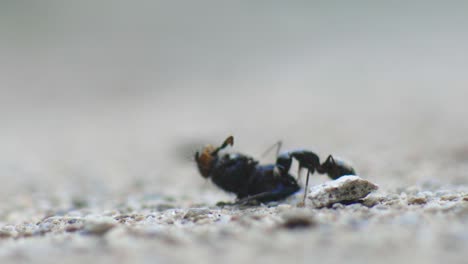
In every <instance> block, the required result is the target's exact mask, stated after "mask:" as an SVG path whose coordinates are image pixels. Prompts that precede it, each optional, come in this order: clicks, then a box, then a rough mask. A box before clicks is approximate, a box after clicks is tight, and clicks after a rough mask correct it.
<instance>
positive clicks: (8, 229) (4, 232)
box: [0, 226, 16, 238]
mask: <svg viewBox="0 0 468 264" xmlns="http://www.w3.org/2000/svg"><path fill="white" fill-rule="evenodd" d="M15 235H16V230H15V227H14V226H4V227H2V228H1V229H0V238H8V237H14V236H15Z"/></svg>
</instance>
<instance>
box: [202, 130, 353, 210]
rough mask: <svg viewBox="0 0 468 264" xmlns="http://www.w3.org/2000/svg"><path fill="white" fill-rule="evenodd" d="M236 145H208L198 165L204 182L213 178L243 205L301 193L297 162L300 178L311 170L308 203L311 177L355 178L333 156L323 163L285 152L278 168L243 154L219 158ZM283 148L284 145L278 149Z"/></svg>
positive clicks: (227, 142)
mask: <svg viewBox="0 0 468 264" xmlns="http://www.w3.org/2000/svg"><path fill="white" fill-rule="evenodd" d="M233 144H234V138H233V137H232V136H230V137H228V138H227V139H226V140H225V141H224V142H223V144H221V146H219V147H217V148H215V147H213V146H211V145H208V146H206V147H205V148H203V150H202V151H201V153H199V152H197V153H195V161H196V162H197V165H198V170H199V171H200V174H201V175H202V176H203V177H204V178H211V181H212V182H213V183H214V184H216V185H217V186H218V187H220V188H221V189H223V190H225V191H228V192H232V193H235V194H236V195H237V198H238V202H239V203H244V202H249V201H252V200H256V201H259V202H270V201H278V200H282V199H284V198H286V197H288V196H290V195H292V194H294V193H296V192H297V191H299V189H300V186H299V184H298V181H297V180H296V179H295V178H294V177H293V176H292V175H291V174H289V170H290V168H291V164H292V160H293V158H294V159H296V160H297V161H298V163H299V174H298V177H299V175H300V172H301V170H302V169H306V170H307V179H306V186H305V193H304V199H305V196H306V191H307V186H308V182H309V175H310V174H311V173H314V172H315V171H316V172H318V173H320V174H328V176H329V177H330V178H332V179H337V178H339V177H341V176H343V175H355V171H354V169H353V168H352V167H351V166H350V165H349V164H347V163H345V162H343V161H341V160H339V159H336V158H333V156H331V155H329V156H328V158H327V159H326V160H325V161H324V162H323V163H320V160H319V157H318V156H317V154H315V153H313V152H312V151H308V150H294V151H287V152H283V153H281V154H279V155H277V159H276V163H275V164H268V165H260V164H259V163H258V161H256V160H255V159H253V158H251V157H249V156H246V155H243V154H239V153H235V154H229V153H225V154H222V155H219V152H220V151H221V150H222V149H224V148H226V147H227V146H229V145H231V146H232V145H233ZM279 146H280V144H279V145H278V149H279Z"/></svg>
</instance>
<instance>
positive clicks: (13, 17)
mask: <svg viewBox="0 0 468 264" xmlns="http://www.w3.org/2000/svg"><path fill="white" fill-rule="evenodd" d="M467 12H468V4H467V2H466V1H449V2H447V1H445V2H441V1H387V2H385V3H377V2H376V1H352V3H351V2H350V1H287V2H285V1H177V0H176V1H105V0H100V1H87V0H84V1H58V0H57V1H52V0H47V1H26V0H24V1H23V0H15V1H13V0H11V1H10V0H5V1H1V3H0V38H1V41H0V58H1V59H0V118H1V119H0V120H1V123H0V125H1V129H0V179H1V180H2V184H1V187H0V195H1V196H2V197H4V198H5V197H9V196H10V195H12V194H22V193H25V194H27V193H30V192H38V193H69V194H79V193H81V194H90V195H92V194H102V195H112V194H125V193H129V192H130V193H131V192H132V191H135V192H138V191H145V192H151V193H165V194H173V195H181V194H182V193H183V194H184V195H189V196H190V195H191V193H192V192H193V197H194V199H196V200H203V197H205V196H206V193H215V194H216V195H218V194H219V195H221V196H222V195H224V193H222V192H221V191H219V190H217V189H216V188H214V187H213V186H211V185H210V184H206V182H205V181H204V180H203V179H202V178H201V177H200V176H199V175H198V172H197V171H196V170H195V166H194V163H193V160H192V156H193V153H194V152H195V150H196V149H197V148H200V147H201V146H203V145H205V144H207V143H213V144H218V143H220V142H222V140H224V138H225V137H226V136H227V135H230V134H232V135H234V136H235V137H236V145H235V150H236V151H241V152H244V153H248V154H251V155H252V156H254V157H259V155H260V154H261V153H262V152H263V151H264V150H265V149H267V148H268V147H269V146H271V145H272V144H273V143H275V142H277V141H278V140H283V142H284V147H285V149H291V148H298V147H301V148H310V149H313V150H316V151H317V152H318V153H319V154H320V156H321V157H323V158H325V157H326V155H328V154H329V153H334V154H337V155H338V156H342V157H344V158H346V159H348V160H351V161H352V162H353V163H354V165H355V167H356V169H357V171H358V173H359V174H361V175H363V177H366V178H368V179H370V180H372V181H374V182H376V183H377V184H379V185H380V186H382V188H384V189H385V188H393V187H398V186H407V185H413V184H420V183H425V182H439V183H440V184H468V178H467V177H466V176H467V175H466V172H465V171H466V169H468V166H467V165H466V164H467V162H466V161H467V160H468V138H467V136H466V135H467V133H468V124H467V122H466V117H467V114H468V108H467V107H466V98H467V93H468V89H467V85H468V74H467V73H468V50H467V47H468V31H467V28H468V16H467ZM272 160H273V157H267V158H265V159H264V160H263V161H265V162H268V161H272ZM324 180H326V178H325V176H320V177H319V176H317V177H315V178H314V181H316V182H322V181H324ZM204 195H205V196H204ZM210 201H211V202H212V201H213V200H210Z"/></svg>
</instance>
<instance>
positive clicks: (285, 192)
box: [236, 186, 298, 204]
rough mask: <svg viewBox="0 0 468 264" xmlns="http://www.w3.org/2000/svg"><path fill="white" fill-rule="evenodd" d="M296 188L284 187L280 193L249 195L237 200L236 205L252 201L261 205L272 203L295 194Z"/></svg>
mask: <svg viewBox="0 0 468 264" xmlns="http://www.w3.org/2000/svg"><path fill="white" fill-rule="evenodd" d="M297 190H298V188H296V187H293V186H291V187H284V188H281V190H280V191H271V192H262V193H259V194H255V195H250V196H247V197H245V198H242V199H239V200H238V201H237V202H236V204H248V203H250V202H253V201H258V202H261V203H265V202H272V201H278V200H282V199H284V198H286V197H288V196H290V195H291V194H293V193H295V192H297Z"/></svg>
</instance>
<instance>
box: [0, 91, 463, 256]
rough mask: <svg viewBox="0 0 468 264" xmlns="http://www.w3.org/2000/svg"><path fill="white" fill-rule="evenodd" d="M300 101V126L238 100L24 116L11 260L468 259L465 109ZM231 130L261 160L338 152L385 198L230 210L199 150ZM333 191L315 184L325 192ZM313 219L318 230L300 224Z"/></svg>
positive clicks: (4, 216)
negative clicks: (269, 153)
mask: <svg viewBox="0 0 468 264" xmlns="http://www.w3.org/2000/svg"><path fill="white" fill-rule="evenodd" d="M282 95H283V94H280V95H279V96H282ZM301 95H302V97H307V96H309V97H308V98H309V99H310V101H312V102H315V103H316V105H317V108H316V109H314V111H306V110H305V108H302V107H297V108H296V109H294V108H291V107H292V106H294V105H296V102H297V101H300V100H301V98H300V96H291V97H293V98H292V99H291V100H289V101H288V102H287V103H286V106H285V107H284V108H279V109H276V110H271V111H272V113H273V114H274V115H277V116H278V119H279V120H281V121H284V122H285V123H286V124H287V125H285V124H283V123H278V122H276V120H272V119H271V118H267V116H268V115H270V113H269V111H267V110H264V109H263V106H265V105H261V106H259V105H258V104H256V101H253V102H251V101H247V102H244V104H243V105H244V107H245V108H244V109H248V111H247V110H245V111H246V112H249V111H251V112H252V113H255V115H256V116H255V117H247V118H246V117H245V116H244V115H239V109H238V108H234V107H232V108H230V106H231V104H234V103H230V102H227V103H226V108H222V107H221V106H220V104H222V103H215V105H216V107H217V109H224V110H223V111H221V110H220V111H217V112H211V111H207V110H206V109H204V108H200V107H198V108H197V107H194V106H196V104H194V103H193V98H192V97H185V98H184V97H182V98H178V101H177V102H178V103H177V104H173V103H166V104H164V103H161V104H159V105H157V106H154V105H150V106H148V105H143V106H142V105H140V106H135V105H133V104H130V106H126V107H123V108H122V107H121V109H119V110H116V111H106V110H105V109H103V108H97V109H89V110H87V111H88V112H86V111H84V112H83V111H80V112H77V111H75V110H73V109H71V110H70V109H68V110H67V111H62V112H60V113H59V112H56V111H55V110H53V109H52V110H50V111H49V112H48V111H47V110H42V111H39V112H38V113H32V111H31V112H26V113H28V114H23V118H24V119H26V120H27V122H24V119H23V121H18V120H20V118H16V119H14V120H13V119H11V120H9V121H8V122H9V126H8V127H9V128H10V131H9V133H4V137H3V146H4V147H3V151H2V156H3V159H2V163H1V164H2V166H3V168H2V169H3V170H4V171H5V173H4V175H5V176H4V178H3V184H2V187H1V195H2V199H1V201H2V202H0V208H1V210H0V245H1V247H0V259H1V263H31V262H35V263H50V262H51V261H60V262H62V263H83V262H84V261H86V262H90V263H136V262H142V263H146V262H148V263H154V262H167V263H187V262H194V263H220V262H223V263H239V262H244V261H256V262H257V261H259V262H261V263H263V262H265V263H266V262H269V263H284V262H288V261H294V262H300V263H306V262H314V261H320V262H321V263H341V262H345V261H346V262H348V263H349V262H350V263H367V262H376V261H379V262H382V263H396V262H400V263H408V262H411V263H440V262H447V263H465V262H466V259H467V257H468V255H467V253H466V248H467V247H468V230H467V229H466V225H467V221H468V180H467V179H468V178H467V175H466V169H467V166H468V165H467V164H468V163H467V162H466V161H467V158H468V156H467V153H468V148H467V147H466V146H468V145H467V141H466V139H465V138H466V137H465V135H466V132H468V131H467V127H466V125H465V124H464V123H463V122H459V121H460V120H462V119H461V116H462V115H464V114H466V113H465V112H457V111H455V110H453V109H454V108H456V104H453V105H455V106H454V107H452V106H451V105H449V104H447V105H446V108H442V107H440V108H437V111H435V110H434V109H432V108H431V107H433V105H432V104H429V103H427V102H424V101H423V102H420V103H419V106H418V108H417V109H413V110H410V108H411V107H410V106H408V107H405V106H402V107H399V108H397V107H388V108H387V107H385V105H383V104H384V103H385V102H384V101H382V102H376V103H366V104H363V105H359V104H355V103H354V102H353V103H343V105H342V106H341V107H339V108H336V107H335V108H334V109H333V110H332V111H330V110H329V109H330V108H329V107H327V105H333V104H335V106H337V105H339V103H340V102H344V100H347V99H349V98H350V97H348V96H343V97H341V98H338V99H337V98H336V97H332V96H331V97H329V98H328V99H327V97H322V98H321V100H318V99H314V97H313V95H311V94H309V93H308V92H303V94H301ZM350 96H351V95H350ZM351 97H352V96H351ZM330 98H331V99H330ZM353 98H357V97H353ZM277 99H279V98H275V95H274V94H273V95H270V96H267V97H266V99H265V100H267V101H268V102H274V101H276V100H277ZM390 99H391V98H390ZM396 99H398V98H394V99H393V101H396ZM165 100H167V101H168V102H174V100H175V98H174V97H172V95H171V96H167V98H166V99H165ZM209 100H212V99H211V98H209V99H206V100H205V101H203V102H202V103H206V102H208V101H209ZM236 100H237V99H236ZM302 100H304V101H305V100H307V99H302ZM327 100H328V101H327ZM456 100H458V99H457V98H453V101H456ZM359 102H361V103H362V102H363V101H359V100H358V103H359ZM446 102H448V101H446ZM378 104H380V106H377V105H378ZM299 105H300V104H299ZM266 106H267V107H271V106H270V105H266ZM109 107H114V106H109ZM307 108H309V107H307ZM160 109H166V111H160ZM185 109H191V110H190V111H189V112H187V111H188V110H187V111H186V110H185ZM270 109H273V108H270ZM285 109H289V110H285ZM291 109H292V110H291ZM370 109H373V110H370ZM182 110H183V111H182ZM452 110H453V111H452ZM285 111H288V113H289V114H288V115H286V116H287V117H285V116H284V115H285V114H286V113H285ZM93 113H95V114H94V115H93ZM168 113H175V114H168ZM242 113H243V112H242ZM202 117H203V118H202ZM228 133H233V134H234V135H236V145H235V151H242V152H245V153H251V154H252V155H253V156H256V157H258V156H259V153H261V152H262V151H263V150H264V149H266V148H267V147H268V146H270V145H271V144H272V142H275V141H276V140H277V139H278V138H281V139H283V141H284V143H285V147H284V148H285V149H289V148H296V147H305V148H312V149H316V150H317V152H318V153H319V154H320V155H321V156H322V157H323V156H325V155H327V154H328V153H338V154H339V156H342V157H345V158H346V159H348V160H351V161H352V162H353V164H354V166H355V167H356V170H357V171H358V173H359V175H361V176H362V177H363V178H365V179H367V180H370V181H372V182H374V183H375V184H377V185H379V187H380V189H379V191H378V192H376V193H373V194H371V196H370V197H368V198H367V199H366V200H365V201H364V203H362V204H354V205H348V206H344V205H340V204H337V205H335V206H334V207H332V208H324V209H314V208H312V206H311V205H310V204H308V205H307V206H306V208H302V209H300V208H296V206H295V205H296V203H297V200H298V199H300V194H298V195H297V196H296V197H292V198H291V199H289V200H286V201H283V202H280V203H272V204H268V205H261V206H258V207H236V206H234V207H217V206H216V203H217V202H219V201H232V200H233V199H234V197H233V196H231V195H228V194H226V193H224V192H223V191H221V190H219V189H217V188H215V187H214V186H213V185H212V184H211V183H210V182H208V181H205V180H203V179H202V178H201V177H200V176H199V175H198V172H197V171H196V168H195V166H194V163H193V160H192V155H193V152H194V150H196V149H197V148H199V147H200V146H202V145H204V144H206V143H217V142H220V141H222V140H223V139H224V137H225V135H227V134H228ZM271 159H272V157H266V158H265V159H264V162H268V161H269V160H271ZM324 181H327V179H326V177H325V176H319V175H315V176H314V177H313V179H312V184H314V185H316V184H319V183H322V182H324ZM298 219H299V222H306V223H307V224H306V226H305V227H302V228H301V227H298V228H292V227H295V226H294V224H288V223H294V222H295V221H296V220H298ZM296 222H297V221H296Z"/></svg>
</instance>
